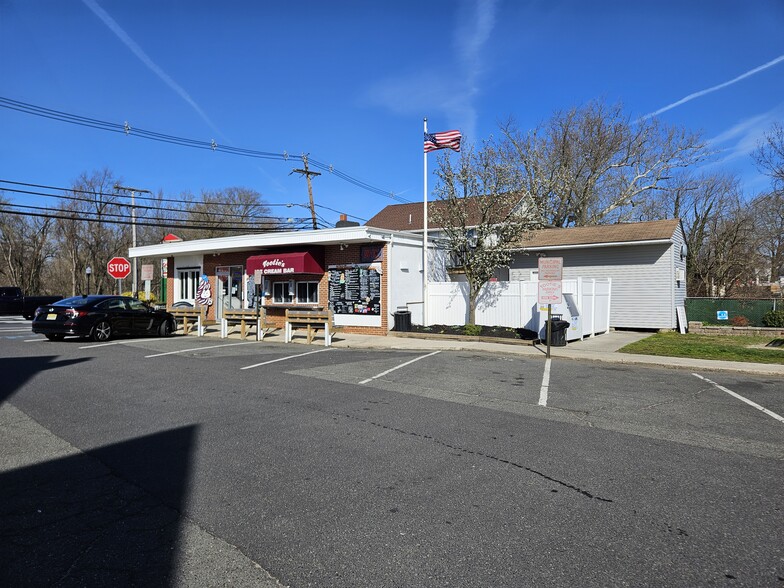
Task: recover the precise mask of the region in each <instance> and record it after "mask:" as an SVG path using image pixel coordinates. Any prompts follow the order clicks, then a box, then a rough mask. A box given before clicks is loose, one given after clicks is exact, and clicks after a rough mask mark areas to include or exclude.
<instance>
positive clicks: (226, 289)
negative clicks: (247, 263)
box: [215, 265, 245, 320]
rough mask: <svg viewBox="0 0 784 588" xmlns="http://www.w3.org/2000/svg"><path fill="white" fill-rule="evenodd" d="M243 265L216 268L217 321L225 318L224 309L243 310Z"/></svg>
mask: <svg viewBox="0 0 784 588" xmlns="http://www.w3.org/2000/svg"><path fill="white" fill-rule="evenodd" d="M244 273H245V272H244V271H243V266H241V265H221V266H218V267H216V268H215V277H216V281H217V286H218V287H217V288H215V319H216V320H221V319H222V318H223V310H224V309H232V310H234V309H240V308H242V297H243V292H242V278H243V275H244Z"/></svg>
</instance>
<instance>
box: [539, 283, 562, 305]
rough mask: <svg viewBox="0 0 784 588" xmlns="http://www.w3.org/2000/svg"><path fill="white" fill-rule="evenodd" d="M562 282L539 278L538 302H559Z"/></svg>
mask: <svg viewBox="0 0 784 588" xmlns="http://www.w3.org/2000/svg"><path fill="white" fill-rule="evenodd" d="M562 293H563V292H562V282H561V281H557V282H554V281H547V282H543V281H542V280H539V304H561V302H562V301H563V298H562Z"/></svg>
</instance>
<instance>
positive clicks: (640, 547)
mask: <svg viewBox="0 0 784 588" xmlns="http://www.w3.org/2000/svg"><path fill="white" fill-rule="evenodd" d="M15 328H17V327H16V325H15V324H13V323H12V324H9V323H4V324H2V325H0V357H1V358H2V359H0V364H1V365H3V368H4V369H3V373H4V374H6V382H5V386H4V388H5V392H4V393H3V395H2V397H1V398H0V399H2V401H3V406H4V409H5V410H4V412H3V413H2V414H3V415H4V418H5V419H7V420H6V421H4V424H5V425H6V426H4V427H3V430H4V431H5V432H4V439H3V445H4V446H5V447H7V448H9V450H8V451H7V452H5V453H6V455H5V456H4V458H3V462H2V466H3V467H2V473H0V478H4V479H5V481H6V483H5V484H0V486H2V487H3V488H4V490H2V496H1V497H0V498H2V501H3V503H4V504H5V507H4V510H3V511H2V512H3V518H4V520H6V521H9V522H10V524H8V525H7V526H6V531H5V537H6V539H10V541H8V542H6V547H5V548H2V554H3V555H2V558H1V559H0V568H4V569H5V570H6V571H5V572H2V573H4V574H6V575H5V576H4V578H5V579H6V580H7V581H11V580H15V581H16V582H12V583H18V582H20V581H21V583H22V584H25V583H27V585H35V584H36V582H35V581H31V578H33V577H34V576H32V575H30V574H32V573H33V572H35V571H36V570H37V569H38V567H46V569H47V574H48V575H47V576H46V577H47V578H54V579H56V580H57V581H60V580H62V579H63V578H66V579H67V581H65V582H64V584H66V585H68V584H69V583H73V584H74V585H89V584H90V581H89V579H90V578H100V579H101V580H102V581H103V582H98V583H95V584H94V585H99V584H101V583H103V584H104V585H105V581H108V580H115V581H116V580H117V579H118V578H119V577H122V578H123V579H125V580H127V579H128V578H133V579H135V580H136V581H138V582H143V581H144V580H150V579H151V578H154V579H156V581H157V584H158V585H223V584H226V583H229V581H231V582H232V583H234V584H238V585H267V584H268V585H278V583H280V584H283V585H291V586H446V585H457V586H462V585H494V586H528V585H530V586H534V585H581V586H608V585H683V586H696V585H732V586H739V585H748V586H760V585H772V586H776V585H784V579H782V578H784V560H783V559H782V558H783V557H784V551H783V550H782V545H784V535H783V533H782V529H784V524H782V523H784V520H782V519H783V518H784V517H782V510H781V507H782V501H783V499H784V491H783V490H782V487H783V485H782V481H784V475H783V474H782V471H783V470H782V468H781V463H782V460H783V459H784V423H782V422H781V421H779V420H777V419H776V418H774V416H778V415H782V414H784V390H783V389H782V388H783V387H782V381H781V379H779V378H776V377H772V376H757V375H749V374H733V373H721V372H715V373H710V372H706V373H701V374H700V373H697V374H696V375H695V374H694V373H692V372H689V371H684V370H669V369H665V368H651V367H639V366H629V365H614V364H595V363H591V362H586V361H573V360H566V359H559V358H555V359H554V360H553V361H552V363H551V365H550V370H549V380H548V381H547V394H546V402H545V403H544V405H543V404H542V400H543V388H544V383H545V361H544V359H543V358H541V357H536V356H525V357H521V356H518V355H513V354H499V353H495V352H493V353H483V352H476V351H449V350H440V351H439V350H436V351H416V350H395V349H389V350H363V349H340V348H325V347H321V346H317V345H311V346H306V345H299V344H290V345H283V344H280V343H276V342H274V340H273V341H271V342H266V341H265V342H258V343H257V342H250V341H248V342H244V341H239V340H234V339H229V340H220V339H216V338H196V337H173V338H170V339H157V338H150V339H137V340H121V341H115V342H112V343H110V344H103V345H96V344H94V343H90V342H86V341H80V340H66V341H64V342H59V343H51V342H47V341H45V340H37V338H36V337H34V336H30V334H29V332H27V333H25V332H24V329H23V327H20V329H21V330H20V331H14V329H15ZM729 392H732V393H734V394H735V395H737V396H740V397H742V398H744V399H745V400H746V401H748V402H753V403H755V404H756V405H758V406H759V407H762V408H764V409H765V410H767V411H768V413H766V412H764V411H763V410H760V409H759V408H755V407H754V406H752V405H750V404H748V402H746V401H743V400H740V399H739V398H738V397H736V396H734V395H732V394H730V393H729ZM769 413H771V414H772V415H774V416H771V414H769ZM28 421H29V422H28ZM47 448H49V449H47ZM74 460H76V461H78V462H79V467H76V468H73V467H70V466H71V465H72V464H73V463H75V461H74ZM66 464H67V465H66ZM72 470H76V473H74V472H73V471H72ZM93 470H95V472H93ZM98 470H100V471H101V472H103V473H102V474H101V475H100V476H99V475H98V474H97V473H96V472H97V471H98ZM63 472H67V474H66V476H65V477H66V478H68V476H71V477H73V476H76V478H75V479H72V480H71V481H70V482H67V481H64V482H62V483H61V482H60V481H59V476H62V475H63ZM80 472H81V473H80ZM55 473H57V474H58V475H57V476H55V475H54V474H55ZM77 474H78V475H77ZM81 475H83V476H85V477H83V478H80V477H79V476H81ZM93 476H95V477H93ZM53 478H54V479H56V480H58V481H57V482H54V481H53ZM91 479H92V480H94V479H99V480H101V482H100V483H99V484H97V487H98V488H103V490H102V491H100V492H97V495H96V496H93V497H92V498H91V499H90V500H86V501H84V502H80V503H79V504H73V501H71V500H69V499H68V497H70V496H71V495H72V494H73V489H74V488H76V489H79V488H83V489H86V488H89V487H91V486H90V484H89V483H88V482H86V481H85V480H91ZM104 485H105V488H104ZM123 493H125V494H123ZM119 495H123V496H125V495H132V497H133V500H128V499H127V498H128V497H127V496H125V498H126V499H125V500H119V501H118V500H116V498H117V497H118V496H119ZM30 496H35V497H37V498H38V500H37V504H38V506H41V505H44V508H43V509H42V510H43V511H44V513H46V512H49V510H48V509H47V506H48V507H49V508H51V509H55V510H56V509H57V508H58V506H57V505H58V504H60V505H61V506H60V507H59V508H62V503H63V502H65V503H67V504H68V508H69V509H71V510H72V511H73V512H72V515H73V516H72V517H70V518H69V519H68V520H69V521H74V520H81V519H82V518H83V517H84V516H92V517H93V520H92V521H91V523H90V524H86V525H85V527H84V528H83V527H82V526H80V525H75V524H70V523H67V522H64V521H63V520H62V519H59V518H57V517H54V518H52V519H51V520H50V519H47V520H45V521H40V520H38V521H36V518H37V517H39V513H38V512H37V511H38V510H39V508H37V507H36V501H32V502H31V501H30V500H29V498H30ZM96 504H99V505H100V509H97V510H98V512H100V513H101V514H98V515H96V506H95V505H96ZM129 504H132V505H134V508H133V509H131V511H130V512H129V508H130V507H129ZM69 512H70V511H69ZM95 517H97V518H98V522H97V523H98V524H95V523H96V521H95V520H94V518H95ZM128 521H142V522H143V524H140V525H139V527H141V528H144V529H147V531H141V530H138V532H137V533H135V534H134V533H132V532H130V531H129V530H128V528H129V527H131V528H132V527H133V525H132V524H129V523H128ZM69 525H70V526H69ZM96 528H99V529H102V531H101V533H103V535H102V536H104V537H106V536H107V535H111V536H112V537H114V538H115V540H114V542H113V543H110V546H109V547H108V548H107V549H106V550H105V552H102V554H101V556H100V557H98V556H96V557H95V558H94V559H92V558H91V557H90V556H89V554H90V553H92V550H93V549H94V548H93V547H91V548H90V549H88V548H87V546H91V545H94V544H95V537H96V531H95V529H96ZM120 529H121V530H122V532H119V530H120ZM150 529H153V530H154V532H153V531H150ZM151 533H152V534H153V535H154V538H155V540H154V541H153V543H152V544H154V545H156V546H158V548H157V549H156V550H155V557H152V558H151V557H150V553H148V552H146V551H145V550H144V549H143V548H142V547H141V545H142V544H143V543H144V542H145V541H149V540H150V534H151ZM98 534H99V535H100V533H98ZM65 536H71V537H76V543H77V545H82V548H81V549H77V550H75V551H74V552H73V553H71V552H70V551H68V550H66V551H67V553H66V554H64V555H62V557H61V558H59V559H58V558H54V559H53V558H52V557H51V555H49V556H48V557H46V554H51V553H53V552H57V548H58V547H59V546H60V543H59V541H60V538H62V537H65ZM53 537H55V538H56V539H55V538H53ZM80 542H82V543H83V544H81V543H80ZM31 544H32V545H37V549H34V550H32V551H30V550H29V549H28V550H27V551H26V553H28V552H29V553H32V554H34V555H33V556H28V557H22V558H20V551H19V549H17V547H16V546H18V545H26V546H28V548H29V545H31ZM112 551H117V552H120V553H125V554H126V556H127V555H128V554H133V555H134V556H133V557H130V556H128V557H124V558H122V557H120V558H119V560H121V562H120V561H118V556H117V555H116V554H115V555H114V556H112ZM143 555H144V556H145V557H146V559H145V557H143ZM60 560H62V561H60ZM102 562H103V563H102ZM140 562H146V564H145V565H143V564H142V563H140ZM140 570H142V571H140ZM145 570H146V571H145ZM2 573H0V574H2ZM118 574H119V575H118ZM267 574H269V575H267ZM25 579H26V580H28V582H24V581H23V580H25ZM153 583H155V582H153ZM264 583H267V584H264Z"/></svg>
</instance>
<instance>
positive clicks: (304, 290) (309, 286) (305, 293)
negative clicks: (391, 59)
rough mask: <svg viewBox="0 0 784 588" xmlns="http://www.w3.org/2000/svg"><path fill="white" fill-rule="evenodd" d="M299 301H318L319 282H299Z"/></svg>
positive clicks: (313, 302) (311, 302)
mask: <svg viewBox="0 0 784 588" xmlns="http://www.w3.org/2000/svg"><path fill="white" fill-rule="evenodd" d="M297 302H300V303H304V302H307V303H310V304H315V303H316V302H318V282H297Z"/></svg>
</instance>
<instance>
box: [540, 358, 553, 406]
mask: <svg viewBox="0 0 784 588" xmlns="http://www.w3.org/2000/svg"><path fill="white" fill-rule="evenodd" d="M550 361H551V359H550V358H549V357H548V358H547V359H545V360H544V374H543V375H542V387H541V389H540V390H539V406H547V395H548V394H549V393H550Z"/></svg>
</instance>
